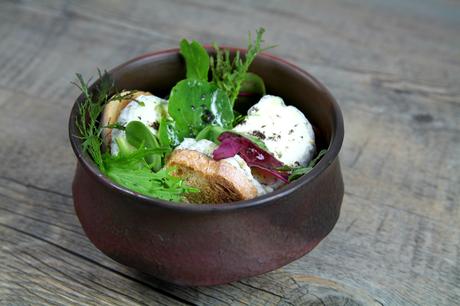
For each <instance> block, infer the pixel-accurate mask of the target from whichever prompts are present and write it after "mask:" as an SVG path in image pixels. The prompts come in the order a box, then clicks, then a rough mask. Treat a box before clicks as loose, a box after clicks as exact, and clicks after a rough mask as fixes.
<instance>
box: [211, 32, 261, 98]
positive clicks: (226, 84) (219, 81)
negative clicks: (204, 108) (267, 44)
mask: <svg viewBox="0 0 460 306" xmlns="http://www.w3.org/2000/svg"><path fill="white" fill-rule="evenodd" d="M264 32H265V29H264V28H260V29H258V30H257V31H256V39H255V41H252V38H251V33H249V38H248V49H247V52H246V55H245V56H244V60H243V59H242V58H241V56H240V52H239V51H237V52H236V54H235V57H234V58H233V61H231V60H230V51H229V50H228V49H226V50H222V49H221V48H219V46H218V45H217V44H216V43H214V44H213V47H214V49H215V50H216V56H215V58H214V57H210V59H209V60H210V61H209V64H210V67H211V72H212V82H213V83H214V84H216V86H217V87H218V88H220V89H222V90H224V91H225V93H226V94H227V95H228V97H229V98H230V103H231V105H232V107H233V105H234V104H235V101H236V98H237V97H238V94H239V92H240V87H241V84H242V83H243V81H244V79H245V77H246V72H247V71H248V69H249V66H250V65H251V63H252V62H253V61H254V59H255V58H256V56H257V54H259V53H260V52H262V51H264V50H266V49H268V48H264V49H262V48H261V44H262V43H263V40H262V36H263V34H264Z"/></svg>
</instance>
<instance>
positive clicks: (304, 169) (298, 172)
mask: <svg viewBox="0 0 460 306" xmlns="http://www.w3.org/2000/svg"><path fill="white" fill-rule="evenodd" d="M326 152H327V150H325V149H323V150H321V151H319V153H318V155H317V156H316V157H315V158H314V159H312V160H311V161H310V162H309V163H308V165H307V166H299V167H289V166H283V167H279V168H277V170H278V171H283V172H289V173H290V174H289V178H288V180H289V182H292V181H294V180H296V179H298V178H299V177H301V176H302V175H304V174H307V173H308V172H310V171H311V170H312V169H313V167H314V166H315V165H316V164H317V163H318V162H319V160H320V159H321V158H322V157H323V155H324V154H326Z"/></svg>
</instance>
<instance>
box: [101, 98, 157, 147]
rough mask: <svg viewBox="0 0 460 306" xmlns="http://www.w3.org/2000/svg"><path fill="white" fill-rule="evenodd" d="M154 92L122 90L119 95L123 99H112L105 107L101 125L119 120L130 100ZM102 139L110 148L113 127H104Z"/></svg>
mask: <svg viewBox="0 0 460 306" xmlns="http://www.w3.org/2000/svg"><path fill="white" fill-rule="evenodd" d="M151 95H152V94H151V93H149V92H146V91H137V90H132V91H128V90H126V91H122V92H121V93H120V94H119V95H118V96H119V97H121V98H122V99H116V100H110V101H109V103H107V105H106V106H105V107H104V111H103V113H102V118H101V126H108V125H111V124H114V123H115V122H117V120H118V117H119V116H120V113H121V111H122V110H123V109H124V108H125V107H126V106H127V105H128V104H129V102H131V101H133V100H135V99H136V98H138V97H140V96H151ZM102 140H103V143H104V145H105V146H106V147H107V148H108V147H109V146H110V142H111V141H112V129H110V128H104V129H102Z"/></svg>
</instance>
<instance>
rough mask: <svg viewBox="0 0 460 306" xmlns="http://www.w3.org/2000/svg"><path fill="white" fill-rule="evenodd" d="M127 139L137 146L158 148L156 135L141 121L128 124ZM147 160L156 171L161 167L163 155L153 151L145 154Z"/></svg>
mask: <svg viewBox="0 0 460 306" xmlns="http://www.w3.org/2000/svg"><path fill="white" fill-rule="evenodd" d="M125 130H126V140H127V141H128V143H129V144H130V145H132V146H133V147H135V148H142V147H144V148H147V149H158V148H160V144H159V143H158V140H157V138H156V137H155V135H153V134H152V132H150V130H149V129H148V127H146V126H145V124H143V123H142V122H140V121H131V122H130V123H128V125H126V129H125ZM145 161H146V162H147V163H148V164H150V166H151V168H152V169H153V170H154V171H158V170H160V168H161V156H160V155H159V154H158V153H153V154H150V155H147V156H145Z"/></svg>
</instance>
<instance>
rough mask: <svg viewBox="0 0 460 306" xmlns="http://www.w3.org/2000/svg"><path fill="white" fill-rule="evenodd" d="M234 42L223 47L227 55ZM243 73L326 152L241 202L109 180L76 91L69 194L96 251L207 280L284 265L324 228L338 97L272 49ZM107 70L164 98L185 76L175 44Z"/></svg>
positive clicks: (336, 181)
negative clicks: (80, 125)
mask: <svg viewBox="0 0 460 306" xmlns="http://www.w3.org/2000/svg"><path fill="white" fill-rule="evenodd" d="M236 50H237V49H236V48H231V52H232V54H234V52H235V51H236ZM240 51H241V52H242V53H243V54H244V50H240ZM209 52H212V51H211V50H209ZM251 71H253V72H255V73H257V74H258V75H260V76H261V77H262V78H263V79H264V81H265V84H266V87H267V92H268V93H270V94H273V95H278V96H281V97H282V98H283V99H284V101H285V102H286V103H287V104H291V105H294V106H296V107H297V108H299V109H300V110H301V111H302V112H303V113H304V114H305V115H306V117H307V118H308V119H309V121H310V122H311V123H312V125H313V126H314V127H315V132H316V138H317V145H318V147H320V148H326V149H327V153H326V154H325V155H324V157H323V158H322V159H321V160H320V162H319V163H318V164H317V165H316V166H315V167H314V169H313V170H312V171H311V172H310V173H308V174H307V175H304V176H303V177H301V178H300V179H298V180H297V181H294V182H292V183H290V184H288V185H286V186H284V187H282V188H280V189H278V190H276V191H274V192H272V193H269V194H266V195H264V196H261V197H257V198H255V199H252V200H248V201H240V202H233V203H224V204H217V205H216V204H214V205H212V204H186V203H173V202H167V201H162V200H158V199H153V198H149V197H146V196H143V195H139V194H136V193H135V192H132V191H130V190H127V189H125V188H123V187H121V186H119V185H117V184H115V183H113V182H111V181H110V180H109V179H108V178H106V177H105V176H104V175H103V174H102V173H101V172H100V171H99V170H98V168H97V167H96V166H95V164H94V163H93V162H92V160H91V159H90V158H89V156H88V155H87V154H86V153H84V152H83V151H82V146H81V140H80V138H78V131H77V129H76V127H75V120H76V116H77V114H78V105H79V104H80V103H81V102H82V97H81V96H80V97H79V98H78V99H77V100H76V101H75V104H74V107H73V109H72V112H71V115H70V120H69V135H70V142H71V144H72V148H73V151H74V152H75V155H76V157H77V160H78V164H77V168H76V172H75V178H74V182H73V188H72V191H73V198H74V204H75V210H76V213H77V215H78V218H79V220H80V222H81V225H82V227H83V229H84V231H85V233H86V235H87V236H88V238H89V239H90V240H91V241H92V243H93V244H94V245H95V246H96V247H97V248H98V249H99V250H101V251H102V252H103V253H104V254H106V255H107V256H109V257H111V258H112V259H114V260H115V261H117V262H119V263H122V264H124V265H127V266H129V267H133V268H135V269H137V270H140V271H142V272H145V273H148V274H151V275H152V276H154V277H156V278H158V279H161V280H164V281H167V282H171V283H175V284H180V285H190V286H198V285H200V286H202V285H216V284H223V283H228V282H232V281H236V280H239V279H242V278H246V277H250V276H254V275H258V274H262V273H265V272H268V271H271V270H274V269H277V268H279V267H281V266H283V265H286V264H288V263H290V262H292V261H293V260H295V259H297V258H299V257H302V256H303V255H305V254H306V253H308V252H309V251H311V250H312V249H313V248H314V247H315V246H316V245H317V244H318V243H319V242H320V241H321V240H322V239H323V238H324V237H326V235H327V234H328V233H329V232H330V231H331V230H332V228H333V227H334V225H335V224H336V222H337V219H338V217H339V212H340V206H341V203H342V198H343V193H344V187H343V181H342V174H341V171H340V165H339V159H338V154H339V151H340V148H341V146H342V141H343V137H344V127H343V119H342V114H341V111H340V109H339V106H338V104H337V103H336V101H335V100H334V98H333V97H332V96H331V95H330V94H329V92H328V91H327V90H326V88H325V87H324V86H323V85H322V84H321V83H320V82H318V81H317V80H316V79H315V78H314V77H312V76H311V75H310V74H308V73H307V72H305V71H303V70H302V69H300V68H298V67H296V66H295V65H293V64H290V63H288V62H286V61H284V60H282V59H279V58H277V57H274V56H272V55H269V54H261V55H259V56H258V57H257V58H256V60H255V61H254V62H253V64H252V66H251ZM109 74H110V75H111V77H112V78H113V79H114V81H115V84H116V87H117V88H118V89H138V90H146V91H150V92H152V93H153V94H155V95H158V96H166V95H167V94H168V93H169V91H170V89H171V88H172V87H173V86H174V85H175V84H176V83H177V82H178V81H179V80H181V79H183V78H184V77H185V65H184V61H183V59H182V58H181V56H180V54H179V51H178V49H171V50H165V51H161V52H154V53H149V54H145V55H142V56H139V57H137V58H135V59H132V60H130V61H128V62H126V63H124V64H122V65H120V66H118V67H116V68H115V69H113V70H111V71H110V72H109ZM96 83H97V81H96ZM92 88H94V85H93V87H92ZM307 262H308V261H307Z"/></svg>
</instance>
